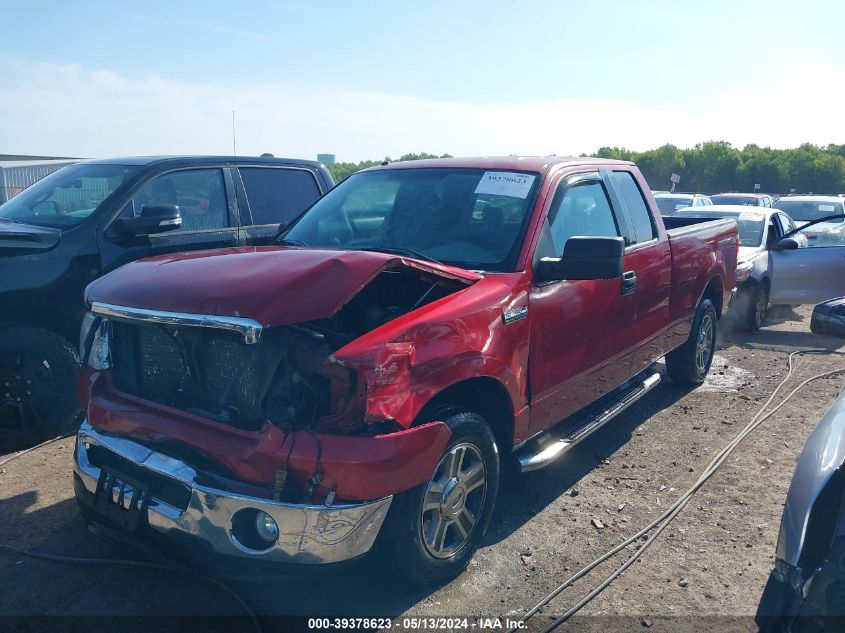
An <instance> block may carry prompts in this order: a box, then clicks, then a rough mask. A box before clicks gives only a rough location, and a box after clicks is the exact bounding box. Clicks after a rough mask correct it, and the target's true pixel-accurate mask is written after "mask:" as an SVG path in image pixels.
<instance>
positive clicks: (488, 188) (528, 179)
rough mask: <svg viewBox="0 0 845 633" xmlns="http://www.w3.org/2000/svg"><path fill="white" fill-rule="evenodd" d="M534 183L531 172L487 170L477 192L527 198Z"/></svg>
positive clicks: (476, 189)
mask: <svg viewBox="0 0 845 633" xmlns="http://www.w3.org/2000/svg"><path fill="white" fill-rule="evenodd" d="M533 184H534V176H532V175H531V174H519V173H516V172H512V171H485V172H484V175H483V176H482V177H481V180H480V181H479V182H478V186H477V187H476V188H475V193H489V194H492V195H495V196H508V197H510V198H523V199H524V198H527V197H528V192H529V191H531V185H533Z"/></svg>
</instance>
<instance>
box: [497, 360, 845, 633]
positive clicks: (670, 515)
mask: <svg viewBox="0 0 845 633" xmlns="http://www.w3.org/2000/svg"><path fill="white" fill-rule="evenodd" d="M798 354H829V355H845V354H843V353H842V352H836V351H830V350H815V349H813V350H797V351H794V352H791V353H790V354H789V369H788V371H787V374H786V377H785V378H784V379H783V380H782V381H781V382H780V384H778V386H777V387H776V388H775V390H774V391H773V392H772V394H771V396H769V398H768V400H766V402H765V404H763V406H762V407H761V408H760V410H759V411H758V412H757V414H756V415H754V417H753V418H752V419H751V421H750V422H749V423H748V425H747V426H746V427H745V428H744V429H743V430H742V431H741V432H740V433H739V434H738V435H737V436H736V437H735V438H734V439H733V440H732V441H731V442H730V443H728V444H727V445H726V446H725V447H724V448H723V449H722V450H721V451H719V453H717V455H716V456H715V457H714V458H713V460H712V461H711V462H710V464H709V465H708V466H707V468H706V469H705V470H704V472H703V473H702V475H701V477H699V479H698V481H696V483H695V484H693V486H692V487H691V488H690V489H689V490H687V491H686V492H685V493H684V494H683V495H681V496H680V497H679V498H678V500H677V501H675V502H674V503H673V504H672V505H671V506H669V508H668V509H667V510H666V511H665V512H664V513H663V514H661V515H660V516H658V517H657V518H656V519H655V520H654V521H652V522H651V523H649V524H648V525H647V526H646V527H644V528H643V529H642V530H640V531H639V532H637V533H636V534H634V535H633V536H631V537H629V538H627V539H626V540H624V541H623V542H622V543H620V544H619V545H617V546H616V547H614V548H613V549H611V550H609V551H608V552H606V553H605V554H603V555H602V556H600V557H599V558H597V559H596V560H594V561H593V562H591V563H589V564H588V565H586V566H585V567H583V568H582V569H580V570H579V571H578V572H576V573H575V574H574V575H573V576H571V577H570V578H569V579H567V580H566V581H565V582H563V583H562V584H561V585H559V586H558V587H557V588H556V589H555V590H554V591H552V592H551V593H549V594H548V595H547V596H546V597H544V598H543V599H542V600H541V601H540V602H538V603H537V604H536V605H534V606H533V607H532V608H531V609H529V610H528V611H527V612H526V613H525V615H523V616H522V618H521V619H520V620H519V622H520V623H524V622H527V621H528V620H529V619H530V618H531V617H533V616H534V615H535V614H536V613H537V612H538V611H539V610H540V609H542V608H543V607H544V606H546V605H548V604H549V603H550V602H551V601H552V600H554V598H556V597H557V596H558V595H559V594H560V593H561V592H562V591H564V590H565V589H566V588H567V587H569V586H571V585H572V584H573V583H575V582H576V581H577V580H579V579H581V578H583V577H584V576H586V575H587V574H588V573H589V572H590V571H592V570H593V569H595V568H596V567H597V566H599V565H600V564H602V563H604V562H605V561H607V560H608V559H610V558H612V557H613V556H615V555H616V554H618V553H619V552H621V551H622V550H623V549H625V548H627V547H628V546H629V545H631V544H633V543H635V542H636V541H638V540H640V539H641V538H645V539H646V541H645V543H643V545H642V546H641V547H640V548H639V549H638V550H637V551H636V552H634V554H632V556H631V557H630V558H629V559H628V560H626V561H625V562H624V563H623V564H622V565H621V566H620V567H619V568H617V569H616V570H615V571H614V572H613V573H612V574H610V576H608V577H607V578H605V579H604V580H603V581H602V582H601V583H600V584H599V585H598V586H597V587H596V588H595V589H593V590H592V591H591V592H590V593H588V594H587V595H586V596H585V597H584V598H582V599H581V600H580V601H579V602H578V603H577V604H576V605H575V606H573V607H572V608H570V609H569V610H567V611H566V612H565V613H564V614H563V615H562V616H560V617H559V618H557V619H556V620H554V622H552V623H551V624H549V625H548V626H547V627H546V628H545V629H543V633H548V632H550V631H552V630H554V629H556V628H557V627H558V626H560V625H561V624H563V623H564V622H566V621H567V620H568V619H569V618H571V617H572V616H573V615H575V613H577V612H578V611H579V610H581V609H582V608H583V607H584V606H585V605H586V604H587V603H589V602H590V601H591V600H593V599H594V598H595V597H596V596H597V595H598V594H599V593H601V592H602V591H603V590H604V589H605V588H606V587H607V586H608V585H609V584H610V583H611V582H613V581H614V580H615V579H616V578H617V577H618V576H619V575H620V574H622V573H623V572H624V571H625V570H626V569H627V568H628V567H630V566H631V565H632V564H633V563H634V562H635V561H636V560H638V559H639V557H640V556H641V555H642V553H643V552H644V551H645V549H646V548H647V547H649V546H650V545H651V544H652V543H653V542H654V540H655V538H656V537H657V536H658V535H659V534H660V533H661V532H662V531H663V530H664V529H665V528H666V526H667V525H669V523H671V521H672V520H673V519H674V518H675V517H676V516H677V515H678V514H679V513H680V512H681V510H683V509H684V507H686V505H687V503H689V501H690V499H691V498H692V496H693V495H694V494H695V493H696V492H697V491H698V490H699V489H700V488H701V487H702V486H703V485H704V483H706V482H707V481H708V480H709V479H710V478H711V477H712V476H713V475H714V474H715V472H716V470H718V468H719V467H720V466H721V465H722V463H724V461H725V460H726V459H727V458H728V456H729V455H730V454H731V453H732V452H733V451H734V450H735V449H736V448H737V446H739V444H740V443H741V442H742V440H744V439H745V438H746V437H747V436H748V435H749V434H750V433H751V432H752V431H754V430H755V429H756V428H757V427H758V426H759V425H760V424H762V423H763V422H764V421H765V420H767V419H768V418H770V417H771V416H772V415H774V414H775V413H776V412H777V411H778V410H779V409H780V408H781V407H783V406H784V405H785V404H786V403H787V402H788V401H789V400H790V399H791V398H792V397H793V396H794V395H795V394H796V393H797V392H798V391H799V390H801V389H802V388H803V387H805V386H806V385H807V384H809V383H810V382H812V381H814V380H818V379H819V378H824V377H826V376H832V375H834V374H839V373H843V372H845V367H843V368H839V369H835V370H831V371H827V372H823V373H820V374H816V375H815V376H812V377H810V378H808V379H807V380H805V381H803V382H802V383H801V384H800V385H798V386H797V387H796V388H795V389H793V390H792V392H790V393H789V395H787V396H786V397H785V398H784V399H783V400H782V401H781V402H780V403H778V404H777V406H775V407H774V408H773V409H772V410H771V411H769V412H768V413H765V414H764V412H765V411H766V409H767V408H768V407H769V405H770V404H771V403H772V401H773V400H774V398H775V396H776V395H777V394H778V392H779V391H780V390H781V388H783V386H784V385H785V384H786V383H787V382H788V381H789V379H790V378H791V377H792V375H793V374H794V372H795V366H794V362H793V359H794V357H795V356H796V355H798ZM655 527H656V528H657V529H656V530H655V532H654V534H652V535H651V536H649V535H648V533H649V532H650V531H651V530H653V529H654V528H655ZM516 630H517V627H514V628H512V629H511V630H510V631H509V633H513V632H514V631H516Z"/></svg>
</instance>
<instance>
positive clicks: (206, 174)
mask: <svg viewBox="0 0 845 633" xmlns="http://www.w3.org/2000/svg"><path fill="white" fill-rule="evenodd" d="M156 204H175V205H178V206H179V210H180V211H181V213H182V226H181V228H178V229H175V230H173V231H168V232H167V233H166V235H173V234H174V233H191V232H195V231H208V230H213V229H225V228H228V227H229V210H228V205H227V203H226V185H225V183H224V181H223V170H221V169H186V170H184V171H174V172H170V173H167V174H163V175H161V176H159V177H157V178H155V179H154V180H152V181H150V182H148V183H147V184H146V185H144V186H143V187H142V188H141V190H140V191H138V193H136V194H135V195H134V196H133V197H132V201H131V202H130V203H129V205H128V209H127V210H126V211H125V212H124V213H127V214H130V215H131V214H134V215H135V216H138V215H140V214H141V209H142V208H144V206H146V205H156Z"/></svg>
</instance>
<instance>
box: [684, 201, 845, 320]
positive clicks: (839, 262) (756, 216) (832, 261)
mask: <svg viewBox="0 0 845 633" xmlns="http://www.w3.org/2000/svg"><path fill="white" fill-rule="evenodd" d="M674 217H678V218H680V217H688V218H690V219H694V218H698V219H702V220H703V219H707V220H712V219H714V218H733V219H735V220H736V222H737V226H738V228H739V254H738V257H737V270H736V282H737V289H738V291H739V296H738V297H737V301H736V309H737V310H739V311H740V312H741V313H742V318H743V319H744V320H745V322H746V324H747V325H748V328H749V329H751V330H752V331H756V330H758V329H759V328H760V326H761V325H762V324H763V321H764V319H765V316H766V310H767V309H768V307H769V306H770V305H774V304H786V305H800V304H802V303H818V302H819V301H823V300H824V299H830V298H832V297H835V296H840V295H839V294H837V292H838V291H837V290H834V287H836V288H839V287H841V290H843V291H845V258H843V255H845V240H843V242H842V244H841V246H842V249H841V251H840V249H835V251H832V252H830V253H826V252H823V251H826V250H827V249H816V248H812V247H814V246H816V244H812V243H810V241H809V240H808V239H807V238H806V237H805V236H804V235H803V231H801V230H800V229H799V227H798V226H797V224H796V223H795V222H794V221H793V220H792V218H791V217H789V216H788V215H787V214H786V213H784V212H783V211H782V210H780V209H771V208H768V207H747V206H743V205H727V204H726V205H718V204H717V205H713V206H710V207H706V208H698V209H693V208H687V209H681V210H680V211H678V212H677V213H675V215H674ZM785 238H787V239H785ZM782 240H785V241H783V242H782ZM798 249H801V251H802V253H801V254H799V253H795V252H794V251H796V250H798ZM804 253H809V255H810V257H807V256H806V255H804ZM837 258H838V259H837ZM834 269H836V270H838V271H839V272H838V275H839V276H840V277H841V278H842V282H841V283H840V282H839V280H838V279H837V280H833V282H834V283H832V284H831V283H830V280H828V282H825V281H824V279H822V277H821V276H822V275H825V274H830V273H832V271H833V270H834ZM825 271H830V272H825ZM825 283H828V284H830V285H831V286H832V287H831V288H830V289H826V288H825V287H824V284H825ZM816 286H820V287H818V288H816ZM842 294H845V292H843V293H842ZM819 296H821V298H819Z"/></svg>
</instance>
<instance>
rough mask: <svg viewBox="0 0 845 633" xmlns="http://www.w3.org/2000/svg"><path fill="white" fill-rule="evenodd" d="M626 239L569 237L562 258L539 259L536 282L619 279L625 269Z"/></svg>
mask: <svg viewBox="0 0 845 633" xmlns="http://www.w3.org/2000/svg"><path fill="white" fill-rule="evenodd" d="M624 257H625V240H623V239H622V238H621V237H580V236H579V237H570V238H569V239H568V240H566V244H565V245H564V246H563V256H562V257H544V258H543V259H541V260H540V261H539V262H537V266H536V270H535V273H534V277H535V278H536V279H537V281H541V282H542V281H560V280H562V279H571V280H575V279H618V278H621V277H622V271H623V270H624V262H623V260H624Z"/></svg>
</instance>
